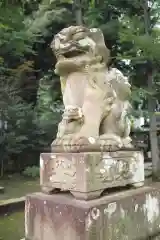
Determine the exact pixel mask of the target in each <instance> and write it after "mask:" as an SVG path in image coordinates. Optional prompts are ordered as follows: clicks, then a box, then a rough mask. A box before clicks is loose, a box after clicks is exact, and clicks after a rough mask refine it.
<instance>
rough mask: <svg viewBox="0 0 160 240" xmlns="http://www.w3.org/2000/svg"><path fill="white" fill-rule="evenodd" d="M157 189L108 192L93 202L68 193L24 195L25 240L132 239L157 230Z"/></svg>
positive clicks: (159, 193) (159, 218) (159, 212)
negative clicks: (25, 196)
mask: <svg viewBox="0 0 160 240" xmlns="http://www.w3.org/2000/svg"><path fill="white" fill-rule="evenodd" d="M159 189H160V186H159V185H158V186H153V187H142V188H139V189H132V190H127V191H123V192H117V193H114V194H113V193H112V194H111V195H107V196H103V197H101V198H99V199H96V200H91V201H83V200H76V199H75V198H74V197H73V196H72V195H71V194H69V193H68V194H65V193H61V194H53V195H46V194H43V193H35V194H32V195H29V196H27V199H26V211H25V231H26V238H25V239H26V240H115V239H118V240H124V239H125V240H135V239H148V236H151V235H152V234H155V233H157V232H158V231H159V226H160V190H159Z"/></svg>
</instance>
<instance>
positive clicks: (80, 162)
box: [40, 150, 144, 200]
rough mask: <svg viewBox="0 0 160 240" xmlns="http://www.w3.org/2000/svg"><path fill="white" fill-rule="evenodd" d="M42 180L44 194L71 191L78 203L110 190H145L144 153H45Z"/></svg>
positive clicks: (42, 162) (43, 154)
mask: <svg viewBox="0 0 160 240" xmlns="http://www.w3.org/2000/svg"><path fill="white" fill-rule="evenodd" d="M40 169H41V171H40V180H41V187H42V191H43V192H44V193H48V192H50V191H52V190H54V189H61V190H65V191H66V190H69V191H70V192H71V193H72V194H73V195H74V196H75V197H76V198H77V199H86V200H87V199H93V198H96V197H98V196H100V194H101V193H102V192H103V191H104V190H105V189H107V188H112V187H117V186H125V185H129V184H130V185H135V186H138V187H139V186H143V182H144V157H143V153H142V152H141V151H133V150H131V151H124V150H123V151H117V152H102V153H100V152H87V153H42V154H41V156H40Z"/></svg>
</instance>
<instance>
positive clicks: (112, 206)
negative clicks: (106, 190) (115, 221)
mask: <svg viewBox="0 0 160 240" xmlns="http://www.w3.org/2000/svg"><path fill="white" fill-rule="evenodd" d="M116 209H117V204H116V202H113V203H110V204H108V207H107V208H105V209H104V214H108V218H110V217H111V216H112V214H113V213H114V212H115V211H116Z"/></svg>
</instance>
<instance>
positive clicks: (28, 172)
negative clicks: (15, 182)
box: [23, 166, 39, 178]
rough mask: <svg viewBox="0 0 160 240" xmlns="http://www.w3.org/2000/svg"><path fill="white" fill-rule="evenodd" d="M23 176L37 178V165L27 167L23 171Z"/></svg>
mask: <svg viewBox="0 0 160 240" xmlns="http://www.w3.org/2000/svg"><path fill="white" fill-rule="evenodd" d="M23 176H25V177H31V178H38V177H39V167H37V166H32V167H27V168H26V169H25V170H24V171H23Z"/></svg>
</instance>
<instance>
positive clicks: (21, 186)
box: [0, 175, 40, 203]
mask: <svg viewBox="0 0 160 240" xmlns="http://www.w3.org/2000/svg"><path fill="white" fill-rule="evenodd" d="M0 186H3V187H4V188H5V192H4V193H3V194H0V203H1V201H3V200H5V199H10V198H18V197H22V196H25V195H26V194H28V193H32V192H37V191H39V190H40V187H39V179H37V180H34V179H28V178H25V177H23V176H19V175H14V176H12V177H10V178H9V179H3V180H1V179H0Z"/></svg>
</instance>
